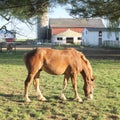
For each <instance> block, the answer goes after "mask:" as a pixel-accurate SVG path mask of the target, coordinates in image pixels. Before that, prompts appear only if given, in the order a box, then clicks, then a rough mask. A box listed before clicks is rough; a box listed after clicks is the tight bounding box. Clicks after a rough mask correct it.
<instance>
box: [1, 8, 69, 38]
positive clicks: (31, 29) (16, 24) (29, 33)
mask: <svg viewBox="0 0 120 120" xmlns="http://www.w3.org/2000/svg"><path fill="white" fill-rule="evenodd" d="M70 17H71V16H69V13H68V12H67V11H66V10H65V7H62V6H56V7H54V8H53V9H52V10H51V11H50V12H49V18H70ZM0 21H1V22H0V27H2V26H3V25H6V26H7V29H8V30H11V29H14V30H16V31H17V32H18V33H19V34H20V35H18V34H17V38H23V39H24V38H25V39H29V38H36V25H33V26H31V25H29V24H24V23H22V22H20V21H18V20H12V21H11V22H8V21H6V20H4V19H2V18H0Z"/></svg>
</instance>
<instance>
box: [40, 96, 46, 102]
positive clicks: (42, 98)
mask: <svg viewBox="0 0 120 120" xmlns="http://www.w3.org/2000/svg"><path fill="white" fill-rule="evenodd" d="M38 100H39V101H43V102H45V101H47V99H46V98H45V97H39V98H38Z"/></svg>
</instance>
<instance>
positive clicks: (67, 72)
mask: <svg viewBox="0 0 120 120" xmlns="http://www.w3.org/2000/svg"><path fill="white" fill-rule="evenodd" d="M24 62H25V65H26V67H27V70H28V76H27V78H26V81H25V98H26V100H27V101H30V99H29V98H28V85H29V82H30V81H31V80H32V79H34V82H35V88H36V90H37V93H38V96H39V99H40V100H43V99H45V98H44V97H43V96H42V94H41V91H40V90H39V86H38V80H37V79H38V78H39V73H40V71H41V70H44V71H45V72H47V73H49V74H53V75H62V74H63V75H64V87H63V90H64V89H65V88H66V84H67V81H68V79H69V78H71V80H72V84H73V88H74V91H75V99H77V100H78V101H81V98H80V97H79V96H78V93H77V83H76V77H77V74H78V73H81V74H82V76H83V79H84V83H85V84H84V91H85V94H86V96H87V97H89V98H91V97H90V94H92V90H93V76H92V68H91V65H90V63H89V61H88V60H87V59H86V57H85V56H84V55H83V54H82V53H81V52H78V51H77V50H75V49H73V48H67V49H64V50H57V49H51V48H37V49H34V50H32V51H30V52H28V53H27V54H26V55H25V56H24ZM36 81H37V82H36ZM63 90H62V96H63V98H64V99H66V98H65V96H64V94H63ZM90 92H91V93H90ZM88 94H89V95H88Z"/></svg>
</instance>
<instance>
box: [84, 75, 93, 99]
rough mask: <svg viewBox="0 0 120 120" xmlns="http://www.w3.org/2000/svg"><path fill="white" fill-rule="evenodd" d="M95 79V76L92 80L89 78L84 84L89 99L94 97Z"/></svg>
mask: <svg viewBox="0 0 120 120" xmlns="http://www.w3.org/2000/svg"><path fill="white" fill-rule="evenodd" d="M94 79H95V78H94V77H93V78H91V79H90V80H87V81H86V82H85V84H84V87H83V89H84V93H85V96H86V97H87V98H88V99H93V91H94Z"/></svg>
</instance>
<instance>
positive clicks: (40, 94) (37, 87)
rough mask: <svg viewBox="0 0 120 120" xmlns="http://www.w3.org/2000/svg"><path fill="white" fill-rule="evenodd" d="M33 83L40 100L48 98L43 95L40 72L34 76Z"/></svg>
mask: <svg viewBox="0 0 120 120" xmlns="http://www.w3.org/2000/svg"><path fill="white" fill-rule="evenodd" d="M33 85H34V87H35V90H36V91H37V96H38V100H40V101H46V98H45V97H44V96H43V95H42V93H41V91H40V88H39V72H38V73H37V74H36V76H35V77H34V81H33Z"/></svg>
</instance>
